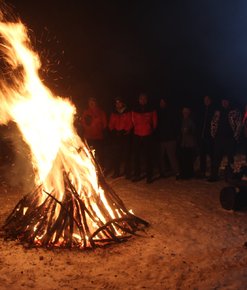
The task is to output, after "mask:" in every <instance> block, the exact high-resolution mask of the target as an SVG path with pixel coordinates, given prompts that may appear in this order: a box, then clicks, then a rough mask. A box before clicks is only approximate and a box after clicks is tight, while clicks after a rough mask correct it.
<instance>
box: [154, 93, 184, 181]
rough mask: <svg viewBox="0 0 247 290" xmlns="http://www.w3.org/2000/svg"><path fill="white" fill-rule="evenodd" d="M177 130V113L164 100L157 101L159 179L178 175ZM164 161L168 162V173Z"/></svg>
mask: <svg viewBox="0 0 247 290" xmlns="http://www.w3.org/2000/svg"><path fill="white" fill-rule="evenodd" d="M178 128H179V126H178V116H177V112H176V111H175V109H174V108H172V107H171V106H170V104H169V102H168V100H167V99H166V98H161V99H160V101H159V109H158V127H157V136H158V142H159V170H160V177H166V176H169V175H175V176H176V175H178V173H179V168H178V160H177V152H176V149H177V138H178ZM165 157H167V158H165ZM166 159H168V161H169V165H170V169H171V170H169V171H170V172H169V171H168V170H167V165H166V163H167V162H165V161H166Z"/></svg>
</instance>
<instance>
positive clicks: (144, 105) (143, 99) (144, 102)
mask: <svg viewBox="0 0 247 290" xmlns="http://www.w3.org/2000/svg"><path fill="white" fill-rule="evenodd" d="M138 101H139V102H138V105H137V107H136V108H135V109H134V110H133V111H132V122H133V126H134V137H133V151H134V177H133V179H132V181H139V180H140V179H141V178H142V177H141V153H144V159H145V165H146V178H147V180H146V181H147V183H151V182H152V181H153V179H152V178H153V132H154V130H155V129H156V127H157V113H156V111H155V110H154V109H152V108H151V106H150V105H149V103H148V96H147V95H146V94H140V96H139V100H138Z"/></svg>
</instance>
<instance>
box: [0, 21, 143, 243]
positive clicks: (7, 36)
mask: <svg viewBox="0 0 247 290" xmlns="http://www.w3.org/2000/svg"><path fill="white" fill-rule="evenodd" d="M0 36H1V39H0V40H1V46H0V49H1V57H2V60H3V61H4V63H5V65H6V67H8V71H10V72H11V78H10V80H9V79H8V80H6V79H3V80H1V82H0V101H1V108H0V116H1V123H2V124H7V123H8V122H9V121H14V122H15V123H16V124H17V126H18V128H19V130H20V131H21V133H22V137H23V140H24V141H25V142H26V143H27V144H28V146H29V147H30V150H31V153H32V157H31V161H32V165H33V168H34V171H35V189H34V190H33V192H31V193H29V194H28V195H26V196H25V197H24V198H23V199H22V200H20V202H19V203H18V204H17V205H16V207H15V209H14V210H13V212H12V213H11V214H10V216H9V217H8V218H7V220H6V223H5V225H4V227H3V230H4V232H5V237H6V238H10V239H18V240H20V241H21V242H24V243H27V244H29V245H30V246H32V245H33V246H46V247H52V246H64V247H73V246H75V247H78V248H87V247H93V246H97V245H102V244H106V243H109V242H114V241H116V242H119V241H123V240H125V239H126V238H128V237H130V236H131V234H134V233H135V232H136V231H137V230H139V229H142V228H143V227H145V226H147V225H148V223H147V222H145V221H144V220H142V219H140V218H138V217H136V216H134V215H133V214H132V213H131V212H130V211H128V210H127V209H126V207H125V206H124V204H123V202H122V201H121V199H120V198H119V197H118V196H117V195H116V193H115V192H114V191H113V190H112V189H111V188H110V186H109V185H108V184H107V183H106V181H105V179H104V177H103V174H102V172H101V170H100V168H99V166H98V164H97V162H96V161H95V159H94V157H93V155H92V153H91V151H90V149H89V148H88V146H87V144H86V143H85V142H83V141H82V140H81V139H80V137H79V136H78V135H77V133H76V131H75V129H74V126H73V122H74V115H75V112H76V110H75V107H74V105H73V104H72V103H71V102H70V101H69V100H67V99H65V98H61V97H57V96H54V95H53V93H52V92H51V91H50V90H49V89H48V88H47V87H46V86H45V85H44V84H43V83H42V81H41V80H40V78H39V69H40V67H41V62H40V59H39V56H38V54H37V53H36V52H34V51H33V50H32V48H31V43H30V40H29V38H28V33H27V29H26V27H25V26H24V25H23V24H22V23H21V21H19V20H18V21H17V22H6V21H4V19H3V17H2V19H1V21H0Z"/></svg>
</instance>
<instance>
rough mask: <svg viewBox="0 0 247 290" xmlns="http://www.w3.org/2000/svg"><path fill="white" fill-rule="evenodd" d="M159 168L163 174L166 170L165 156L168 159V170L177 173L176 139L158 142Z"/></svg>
mask: <svg viewBox="0 0 247 290" xmlns="http://www.w3.org/2000/svg"><path fill="white" fill-rule="evenodd" d="M159 149H160V152H159V170H160V174H161V175H165V173H166V172H167V171H169V170H167V169H168V168H167V165H166V158H165V157H167V159H168V161H169V165H170V169H171V170H170V171H172V173H173V174H178V171H179V169H178V160H177V142H176V140H171V141H162V142H160V143H159Z"/></svg>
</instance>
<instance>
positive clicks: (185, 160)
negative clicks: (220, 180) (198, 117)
mask: <svg viewBox="0 0 247 290" xmlns="http://www.w3.org/2000/svg"><path fill="white" fill-rule="evenodd" d="M191 115H192V114H191V108H190V107H188V106H184V107H183V108H182V120H181V126H180V137H179V147H178V152H179V167H180V172H179V176H177V178H178V179H190V178H192V177H193V176H194V161H195V155H196V154H195V153H196V147H197V140H196V125H195V122H194V120H193V118H192V116H191Z"/></svg>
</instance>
